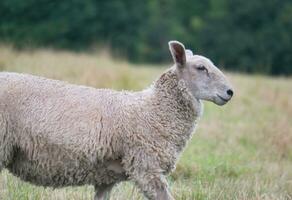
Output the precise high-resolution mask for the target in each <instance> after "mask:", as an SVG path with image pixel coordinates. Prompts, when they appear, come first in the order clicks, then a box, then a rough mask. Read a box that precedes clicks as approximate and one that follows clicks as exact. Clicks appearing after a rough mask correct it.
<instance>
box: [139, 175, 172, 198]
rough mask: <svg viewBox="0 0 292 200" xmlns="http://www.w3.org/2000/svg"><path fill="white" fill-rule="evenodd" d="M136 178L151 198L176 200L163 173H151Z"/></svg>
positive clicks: (145, 193)
mask: <svg viewBox="0 0 292 200" xmlns="http://www.w3.org/2000/svg"><path fill="white" fill-rule="evenodd" d="M134 180H135V182H136V185H137V186H138V187H139V188H140V189H141V191H142V192H143V194H144V195H145V196H146V197H147V198H148V199H149V200H174V198H173V197H172V196H171V194H170V192H169V189H168V185H167V182H166V179H165V177H164V176H163V175H161V174H151V173H150V174H147V175H144V176H140V177H138V178H136V179H134Z"/></svg>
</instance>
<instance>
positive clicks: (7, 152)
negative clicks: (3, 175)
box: [0, 114, 13, 172]
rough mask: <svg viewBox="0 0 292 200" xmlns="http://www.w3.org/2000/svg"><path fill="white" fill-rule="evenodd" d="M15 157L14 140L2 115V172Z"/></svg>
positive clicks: (0, 133) (0, 143)
mask: <svg viewBox="0 0 292 200" xmlns="http://www.w3.org/2000/svg"><path fill="white" fill-rule="evenodd" d="M12 156H13V140H12V136H11V135H10V134H9V131H8V125H7V122H6V120H5V119H4V117H3V116H2V115H1V114H0V172H1V170H2V169H3V168H4V167H7V165H8V164H9V163H10V162H11V160H12Z"/></svg>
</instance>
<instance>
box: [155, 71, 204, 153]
mask: <svg viewBox="0 0 292 200" xmlns="http://www.w3.org/2000/svg"><path fill="white" fill-rule="evenodd" d="M154 93H155V99H156V102H154V104H153V106H152V107H153V110H152V111H153V112H155V115H156V116H157V118H158V123H159V124H160V125H161V126H164V127H165V131H162V132H161V136H162V137H164V138H166V139H167V140H170V142H171V143H174V144H175V145H176V146H177V149H178V151H181V150H182V148H183V147H184V146H185V144H186V142H187V141H188V140H189V139H190V136H191V134H192V132H193V130H194V128H195V123H196V120H197V119H198V117H199V116H200V113H201V103H200V101H198V100H197V99H195V98H194V97H193V96H192V95H191V94H190V92H189V91H188V89H187V88H186V87H185V86H184V84H183V82H181V81H179V79H178V77H177V74H176V73H175V71H173V70H169V71H167V72H165V73H164V74H163V75H162V76H161V77H160V78H159V79H158V80H157V81H156V82H155V84H154Z"/></svg>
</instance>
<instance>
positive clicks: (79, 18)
mask: <svg viewBox="0 0 292 200" xmlns="http://www.w3.org/2000/svg"><path fill="white" fill-rule="evenodd" d="M0 13H1V18H0V42H2V43H8V44H13V46H15V47H17V48H27V47H50V48H57V49H70V50H77V51H84V50H92V49H95V48H104V47H106V48H108V49H109V50H110V51H111V52H112V53H113V54H115V55H117V56H120V57H124V58H127V59H128V60H130V61H131V62H148V63H149V62H151V63H158V62H165V61H168V60H169V55H168V51H167V45H166V44H167V41H169V40H172V39H176V40H180V41H183V42H184V44H186V46H187V47H189V48H191V49H193V50H194V52H195V53H198V54H204V55H206V56H208V57H210V58H211V59H212V60H213V61H215V63H219V64H220V66H224V67H225V68H226V69H229V70H232V71H241V72H247V73H264V74H270V75H289V74H291V73H292V56H291V55H292V2H291V0H281V1H278V0H257V1H245V0H205V1H199V0H192V1H189V0H149V1H144V2H143V3H142V2H140V3H139V2H136V1H133V0H123V1H121V0H110V1H106V0H85V1H82V0H70V1H69V0H63V1H59V0H39V1H36V0H26V1H22V0H1V1H0Z"/></svg>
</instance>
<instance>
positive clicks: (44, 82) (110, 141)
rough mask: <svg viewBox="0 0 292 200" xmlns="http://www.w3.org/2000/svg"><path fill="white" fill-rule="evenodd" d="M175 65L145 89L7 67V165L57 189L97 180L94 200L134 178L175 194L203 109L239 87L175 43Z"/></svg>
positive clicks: (3, 78)
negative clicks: (175, 173)
mask: <svg viewBox="0 0 292 200" xmlns="http://www.w3.org/2000/svg"><path fill="white" fill-rule="evenodd" d="M169 47H170V51H171V54H172V56H173V59H174V62H175V64H174V65H173V66H172V67H171V68H170V69H169V70H167V71H166V72H165V73H163V74H162V75H161V76H160V78H158V80H157V81H156V82H154V84H153V85H152V86H151V87H150V88H148V89H146V90H143V91H140V92H118V91H113V90H108V89H95V88H90V87H85V86H77V85H72V84H68V83H64V82H61V81H56V80H50V79H45V78H41V77H36V76H31V75H25V74H17V73H5V72H2V73H0V170H1V169H2V168H7V169H8V170H9V171H10V172H11V173H12V174H14V175H15V176H18V177H20V178H21V179H22V180H24V181H28V182H31V183H33V184H36V185H42V186H50V187H54V188H58V187H64V186H77V185H85V184H90V185H94V186H95V190H96V194H95V198H94V199H95V200H101V199H105V198H106V196H108V195H109V192H110V190H111V188H112V187H113V186H114V185H115V184H117V183H119V182H121V181H125V180H133V181H134V182H135V183H136V185H137V186H138V187H139V188H140V190H141V191H142V192H143V194H144V195H145V196H146V197H147V198H148V199H151V200H169V199H173V198H172V197H171V195H170V193H169V191H168V186H167V182H166V179H165V175H167V174H169V173H170V172H171V171H172V170H173V169H174V168H175V164H176V162H177V159H178V157H179V155H180V153H181V152H182V150H183V149H184V147H185V145H186V143H187V141H188V140H189V139H190V137H191V135H192V133H193V131H194V128H195V126H196V123H197V120H198V118H199V116H200V114H201V110H202V103H201V100H208V101H212V102H214V103H216V104H218V105H223V104H225V103H226V102H228V101H229V100H230V99H231V97H232V94H233V92H232V89H231V86H230V84H229V82H228V81H227V80H226V78H225V77H224V75H223V74H222V72H221V71H220V70H219V69H217V68H216V67H215V66H214V65H213V63H212V62H211V61H210V60H209V59H207V58H205V57H203V56H198V55H192V53H191V51H189V50H185V48H184V46H183V44H181V43H179V42H177V41H171V42H169Z"/></svg>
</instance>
